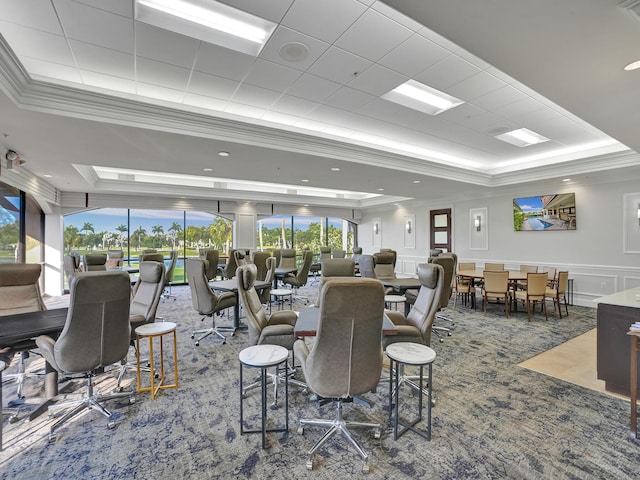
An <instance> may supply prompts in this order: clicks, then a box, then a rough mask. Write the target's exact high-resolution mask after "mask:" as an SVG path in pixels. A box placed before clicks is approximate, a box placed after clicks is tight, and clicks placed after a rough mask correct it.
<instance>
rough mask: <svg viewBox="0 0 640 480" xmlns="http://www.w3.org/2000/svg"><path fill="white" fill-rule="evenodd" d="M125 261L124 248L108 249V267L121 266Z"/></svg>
mask: <svg viewBox="0 0 640 480" xmlns="http://www.w3.org/2000/svg"><path fill="white" fill-rule="evenodd" d="M123 261H124V252H123V251H122V250H107V263H106V267H107V268H108V269H113V268H119V267H121V266H122V262H123Z"/></svg>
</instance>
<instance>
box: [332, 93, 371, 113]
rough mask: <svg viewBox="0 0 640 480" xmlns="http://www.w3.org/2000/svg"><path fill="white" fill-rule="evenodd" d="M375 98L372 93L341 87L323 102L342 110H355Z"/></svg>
mask: <svg viewBox="0 0 640 480" xmlns="http://www.w3.org/2000/svg"><path fill="white" fill-rule="evenodd" d="M376 98H377V97H375V96H373V95H369V94H368V93H364V92H360V91H358V90H354V89H353V88H349V87H342V88H341V89H340V90H338V91H337V92H336V93H334V94H333V95H331V96H330V97H329V98H327V100H326V101H325V102H324V103H325V104H327V105H331V106H333V107H336V108H341V109H343V110H347V111H351V112H357V111H358V110H360V109H361V108H362V107H363V106H364V105H366V104H367V103H369V102H372V101H373V100H375V99H376Z"/></svg>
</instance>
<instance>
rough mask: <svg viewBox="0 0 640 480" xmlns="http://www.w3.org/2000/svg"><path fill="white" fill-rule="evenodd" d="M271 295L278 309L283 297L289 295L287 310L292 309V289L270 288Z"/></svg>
mask: <svg viewBox="0 0 640 480" xmlns="http://www.w3.org/2000/svg"><path fill="white" fill-rule="evenodd" d="M271 295H272V296H274V297H275V299H276V303H277V304H278V305H279V308H278V310H282V305H283V303H284V299H285V297H287V296H288V297H289V310H293V290H291V289H289V288H275V289H273V290H271ZM269 313H271V302H269Z"/></svg>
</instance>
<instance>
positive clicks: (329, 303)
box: [293, 278, 384, 473]
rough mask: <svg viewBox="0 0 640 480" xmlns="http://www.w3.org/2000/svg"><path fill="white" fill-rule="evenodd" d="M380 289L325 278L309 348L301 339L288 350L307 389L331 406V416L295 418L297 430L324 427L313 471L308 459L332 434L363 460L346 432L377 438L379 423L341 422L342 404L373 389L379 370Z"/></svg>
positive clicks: (366, 281) (365, 280)
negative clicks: (357, 431)
mask: <svg viewBox="0 0 640 480" xmlns="http://www.w3.org/2000/svg"><path fill="white" fill-rule="evenodd" d="M383 315H384V288H383V287H382V284H381V283H380V282H379V281H376V280H373V279H369V278H331V279H328V280H327V281H326V282H325V283H324V285H323V286H322V289H321V290H320V321H319V323H318V331H317V332H318V333H317V336H316V338H315V342H314V345H313V349H312V350H311V351H310V350H309V347H308V345H307V344H306V343H305V342H304V341H303V340H298V341H296V343H295V344H294V346H293V349H294V352H295V355H296V357H297V358H298V359H299V360H300V365H301V366H302V371H303V373H304V378H305V380H306V383H307V386H308V388H309V390H311V391H313V392H314V393H315V394H317V395H318V396H319V397H321V398H323V399H330V400H332V401H333V402H334V404H335V407H336V414H335V418H333V419H330V420H324V419H315V420H314V419H301V420H300V428H299V429H298V431H299V432H300V433H304V428H305V427H307V426H309V427H314V426H326V427H330V428H329V430H328V431H327V432H326V433H325V434H324V435H323V436H322V437H321V438H320V440H318V442H316V444H315V445H314V446H313V447H312V448H311V449H310V450H309V453H308V454H309V459H308V461H307V468H308V469H312V468H313V455H314V454H315V453H316V452H317V451H318V449H320V448H321V447H322V446H323V445H324V444H325V443H326V442H327V441H328V440H329V439H330V438H331V437H332V436H333V435H335V434H336V433H341V434H342V435H344V436H345V438H346V439H347V440H348V441H349V443H350V444H351V445H352V446H353V447H354V448H355V449H356V450H357V451H358V453H359V454H360V456H361V457H362V458H363V459H364V461H365V464H364V466H363V471H364V472H365V473H366V472H368V471H369V465H368V456H367V454H366V453H365V452H364V450H363V449H362V447H360V445H359V444H358V442H357V441H356V439H355V438H354V437H353V436H352V435H351V432H350V429H351V428H359V427H362V428H373V429H374V433H375V436H376V438H379V437H380V429H381V426H380V424H376V423H365V422H352V421H348V420H344V418H343V404H344V403H346V402H349V401H352V400H353V399H354V397H355V396H356V395H361V394H364V393H367V392H370V391H372V390H374V389H375V388H376V386H377V385H378V382H379V381H380V373H381V372H382V348H381V345H380V341H381V337H382V319H383Z"/></svg>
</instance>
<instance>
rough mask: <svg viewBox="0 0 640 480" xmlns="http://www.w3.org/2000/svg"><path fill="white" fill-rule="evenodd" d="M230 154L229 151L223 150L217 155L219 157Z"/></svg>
mask: <svg viewBox="0 0 640 480" xmlns="http://www.w3.org/2000/svg"><path fill="white" fill-rule="evenodd" d="M229 155H230V153H229V152H225V151H224V150H223V151H222V152H218V156H219V157H228V156H229Z"/></svg>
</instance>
